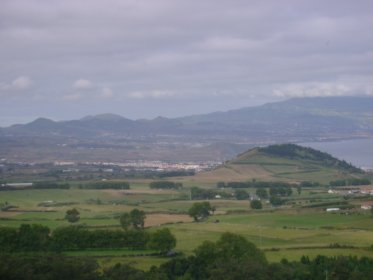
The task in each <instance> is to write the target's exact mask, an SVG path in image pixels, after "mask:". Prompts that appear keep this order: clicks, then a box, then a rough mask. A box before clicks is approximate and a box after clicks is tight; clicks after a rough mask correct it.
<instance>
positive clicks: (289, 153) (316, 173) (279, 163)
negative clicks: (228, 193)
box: [196, 144, 364, 183]
mask: <svg viewBox="0 0 373 280" xmlns="http://www.w3.org/2000/svg"><path fill="white" fill-rule="evenodd" d="M362 176H364V172H363V171H362V170H360V169H359V168H356V167H354V166H352V165H351V164H349V163H347V162H345V161H341V160H338V159H336V158H334V157H332V156H331V155H329V154H327V153H323V152H320V151H318V150H314V149H312V148H306V147H301V146H298V145H294V144H282V145H272V146H268V147H264V148H254V149H251V150H249V151H247V152H245V153H242V154H240V155H238V156H237V157H236V158H234V159H233V160H231V161H228V162H226V163H225V164H224V165H223V166H221V167H219V168H217V169H215V170H212V171H208V172H203V173H200V174H198V175H197V176H196V181H202V182H213V181H215V182H216V181H247V180H252V179H256V180H276V181H288V182H300V181H316V182H320V183H328V182H330V181H332V180H336V179H343V178H348V177H362Z"/></svg>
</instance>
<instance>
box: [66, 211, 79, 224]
mask: <svg viewBox="0 0 373 280" xmlns="http://www.w3.org/2000/svg"><path fill="white" fill-rule="evenodd" d="M65 219H66V220H68V221H69V222H70V223H76V222H77V221H79V219H80V213H79V211H78V210H76V208H73V209H69V210H67V211H66V215H65Z"/></svg>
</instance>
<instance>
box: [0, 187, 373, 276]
mask: <svg viewBox="0 0 373 280" xmlns="http://www.w3.org/2000/svg"><path fill="white" fill-rule="evenodd" d="M189 184H190V185H196V184H195V182H192V183H191V182H189ZM201 185H203V183H202V184H201ZM226 191H227V192H229V191H230V190H226ZM247 191H248V192H250V193H253V192H254V190H252V189H248V190H247ZM369 199H370V198H367V199H365V200H354V201H352V202H351V203H355V204H359V203H362V201H365V202H367V201H368V202H369V203H371V201H370V200H369ZM334 200H335V201H339V200H342V197H341V196H339V195H336V194H332V195H329V194H327V193H326V190H325V189H323V188H319V189H305V190H303V191H302V193H301V194H300V195H299V194H297V193H296V191H295V190H294V191H293V195H292V196H291V197H290V198H289V203H288V204H287V205H285V206H284V207H280V208H272V207H271V206H270V205H269V203H266V202H264V208H263V209H262V210H251V209H250V201H249V200H235V199H233V198H232V199H214V200H210V202H211V204H212V205H214V206H215V207H216V212H215V214H214V215H213V216H210V218H209V219H207V220H205V221H202V222H198V223H196V222H193V221H192V218H191V217H189V216H188V215H187V211H188V209H189V208H190V207H191V205H192V204H193V203H194V202H195V201H194V200H193V201H191V200H189V189H188V187H184V188H183V189H180V190H153V189H149V187H148V186H147V185H146V184H145V183H142V184H140V183H139V184H135V185H134V187H132V186H131V189H130V190H86V189H78V188H72V189H67V190H57V189H48V190H17V191H1V192H0V203H4V202H7V203H9V204H11V205H14V206H16V207H17V208H12V209H10V210H8V211H2V212H0V226H10V227H18V226H19V225H20V224H23V223H30V224H32V223H37V224H42V225H45V226H48V227H50V228H51V229H52V230H53V229H55V228H57V227H61V226H67V225H69V223H68V222H67V221H66V220H65V219H64V216H65V212H66V210H67V209H71V208H73V207H75V208H77V209H78V211H79V212H80V220H79V222H78V224H80V225H84V226H86V227H87V228H92V229H93V228H107V229H120V223H119V216H120V215H121V214H122V213H124V212H129V211H131V210H132V209H133V208H138V209H141V210H144V211H145V212H146V214H147V218H146V222H145V227H146V228H147V229H146V230H149V231H153V230H155V229H158V228H160V227H168V228H169V229H170V230H171V232H172V233H173V234H174V235H175V236H176V238H177V246H176V250H177V251H180V252H183V253H184V254H186V255H189V254H192V253H193V250H194V249H195V248H196V247H197V246H199V245H200V244H202V243H203V242H204V241H206V240H210V241H216V240H217V239H218V238H219V236H220V235H221V234H222V233H224V232H227V231H229V232H234V233H238V234H241V235H243V236H245V237H246V238H247V239H248V240H249V241H251V242H253V243H255V244H256V245H257V246H258V247H259V248H261V249H263V250H264V251H265V254H266V256H267V258H268V260H269V261H279V260H281V258H284V257H286V258H287V259H289V260H298V259H299V258H300V256H302V255H309V256H310V257H315V256H316V255H318V254H323V255H327V256H333V255H357V256H371V257H373V249H371V246H372V245H373V218H372V215H371V214H370V211H363V210H360V209H358V208H356V209H354V210H353V211H348V212H336V213H326V212H325V211H324V210H323V209H322V208H320V207H319V208H303V207H302V206H304V205H307V204H310V203H311V202H329V201H334ZM151 253H152V251H149V250H146V251H145V252H136V251H135V252H128V251H126V250H121V249H118V250H95V251H90V250H87V251H74V252H64V254H67V255H69V256H75V255H76V256H77V255H79V256H81V255H87V256H93V257H95V258H97V259H98V260H99V263H100V264H101V265H102V267H105V266H110V265H112V264H114V263H116V262H118V261H121V262H126V263H130V264H133V265H135V266H136V267H139V268H143V269H147V268H149V267H150V266H152V265H159V264H160V263H162V262H164V261H167V258H161V257H157V256H149V254H151ZM144 254H145V255H144Z"/></svg>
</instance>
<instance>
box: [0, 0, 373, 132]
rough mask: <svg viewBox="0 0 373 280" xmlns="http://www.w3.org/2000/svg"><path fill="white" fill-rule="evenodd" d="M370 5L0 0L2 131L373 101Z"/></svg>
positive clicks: (338, 1)
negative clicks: (346, 98) (98, 118)
mask: <svg viewBox="0 0 373 280" xmlns="http://www.w3.org/2000/svg"><path fill="white" fill-rule="evenodd" d="M372 30H373V1H372V0H367V1H364V0H356V1H351V0H335V1H333V0H312V1H309V0H304V1H302V0H294V1H291V0H283V1H279V0H273V1H263V0H261V1H251V0H225V1H220V0H182V1H181V0H121V1H115V0H105V1H104V0H101V1H98V0H89V1H83V0H23V1H21V0H1V1H0V100H1V101H0V102H1V103H0V104H1V106H0V107H1V110H0V126H5V125H9V124H13V123H18V122H21V123H23V122H27V121H31V120H32V119H34V118H36V117H40V116H42V117H48V118H52V119H54V120H61V119H75V118H81V117H83V116H85V115H89V114H90V115H92V114H99V113H109V112H110V113H117V114H121V115H123V116H125V117H128V118H131V119H137V118H152V117H156V116H158V115H162V116H166V117H175V116H182V115H189V114H195V113H207V112H212V111H216V110H228V109H233V108H240V107H244V106H253V105H257V104H262V103H264V102H270V101H276V100H282V99H285V98H290V97H298V96H330V95H373V35H372V34H373V31H372Z"/></svg>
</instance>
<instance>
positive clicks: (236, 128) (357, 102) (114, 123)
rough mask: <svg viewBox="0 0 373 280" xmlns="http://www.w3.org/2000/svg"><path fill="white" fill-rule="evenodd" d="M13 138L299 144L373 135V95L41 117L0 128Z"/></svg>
mask: <svg viewBox="0 0 373 280" xmlns="http://www.w3.org/2000/svg"><path fill="white" fill-rule="evenodd" d="M0 133H1V135H9V136H64V137H75V138H82V139H85V138H102V137H104V138H108V137H109V138H110V137H114V138H115V137H128V136H130V137H137V136H165V135H168V136H187V137H188V136H193V137H197V138H209V139H216V140H219V139H220V140H227V139H232V138H241V139H250V140H251V141H253V140H257V141H259V142H260V141H265V140H267V139H272V140H273V141H294V140H297V139H300V140H302V139H307V140H309V139H310V138H312V139H313V138H333V137H335V138H340V137H341V138H343V137H348V136H362V135H365V134H367V135H371V134H372V133H373V97H324V98H321V97H320V98H296V99H290V100H286V101H282V102H276V103H268V104H265V105H262V106H257V107H247V108H242V109H237V110H231V111H227V112H214V113H209V114H204V115H193V116H186V117H181V118H173V119H170V118H164V117H157V118H155V119H152V120H144V119H141V120H130V119H127V118H124V117H122V116H120V115H114V114H101V115H96V116H87V117H84V118H82V119H79V120H69V121H58V122H56V121H52V120H50V119H46V118H38V119H36V120H34V121H33V122H30V123H28V124H17V125H13V126H10V127H7V128H2V129H1V130H0Z"/></svg>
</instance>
